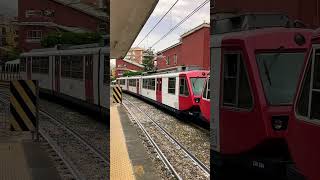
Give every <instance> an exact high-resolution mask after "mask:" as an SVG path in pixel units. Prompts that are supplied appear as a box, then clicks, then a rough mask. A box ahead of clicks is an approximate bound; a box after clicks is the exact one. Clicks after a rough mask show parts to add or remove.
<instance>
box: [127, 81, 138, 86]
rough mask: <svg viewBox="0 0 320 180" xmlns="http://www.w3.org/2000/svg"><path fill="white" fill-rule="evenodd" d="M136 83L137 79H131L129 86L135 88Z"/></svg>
mask: <svg viewBox="0 0 320 180" xmlns="http://www.w3.org/2000/svg"><path fill="white" fill-rule="evenodd" d="M136 83H137V81H136V79H129V86H133V87H135V86H136V85H137V84H136Z"/></svg>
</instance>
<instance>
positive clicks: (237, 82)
mask: <svg viewBox="0 0 320 180" xmlns="http://www.w3.org/2000/svg"><path fill="white" fill-rule="evenodd" d="M223 71H224V72H223V105H224V106H228V107H235V108H245V109H249V108H250V107H251V106H252V96H251V92H250V88H249V81H248V76H247V71H246V69H245V67H244V64H243V60H242V58H241V54H240V53H228V54H225V55H224V69H223Z"/></svg>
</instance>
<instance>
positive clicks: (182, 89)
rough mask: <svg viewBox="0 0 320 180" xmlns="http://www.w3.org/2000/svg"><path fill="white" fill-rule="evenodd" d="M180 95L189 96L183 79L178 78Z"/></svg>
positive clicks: (186, 84)
mask: <svg viewBox="0 0 320 180" xmlns="http://www.w3.org/2000/svg"><path fill="white" fill-rule="evenodd" d="M179 94H180V95H182V96H189V89H188V83H187V80H186V78H185V77H182V78H180V93H179Z"/></svg>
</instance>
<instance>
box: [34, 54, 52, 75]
mask: <svg viewBox="0 0 320 180" xmlns="http://www.w3.org/2000/svg"><path fill="white" fill-rule="evenodd" d="M32 73H39V74H48V73H49V57H32Z"/></svg>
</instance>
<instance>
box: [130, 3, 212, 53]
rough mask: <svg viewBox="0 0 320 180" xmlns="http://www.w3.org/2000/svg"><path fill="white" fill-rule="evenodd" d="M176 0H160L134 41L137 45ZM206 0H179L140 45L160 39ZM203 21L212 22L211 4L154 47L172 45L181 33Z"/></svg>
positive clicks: (177, 40) (158, 48) (148, 44)
mask: <svg viewBox="0 0 320 180" xmlns="http://www.w3.org/2000/svg"><path fill="white" fill-rule="evenodd" d="M175 1H176V0H159V3H158V5H157V6H156V8H155V10H154V11H153V13H152V14H151V16H150V17H149V19H148V21H147V22H146V24H145V26H144V27H143V29H142V30H141V32H140V34H139V35H138V37H137V39H136V40H135V42H134V43H133V45H132V46H133V47H135V46H136V45H137V44H138V43H139V42H140V41H141V40H142V38H144V37H145V35H146V34H147V33H148V32H149V31H150V30H151V28H153V26H154V25H155V24H156V23H157V22H158V21H159V19H160V18H161V17H162V16H163V15H164V14H165V13H166V12H167V11H168V10H169V8H170V7H171V6H172V5H173V4H174V3H175ZM202 2H204V0H179V2H178V3H177V4H176V5H175V6H174V7H173V9H172V10H171V11H170V12H169V13H168V14H167V16H166V17H165V18H164V19H163V20H162V22H161V23H160V24H159V25H158V26H157V27H156V28H155V29H154V30H153V31H152V32H151V34H150V35H149V36H148V37H147V38H146V39H145V40H144V41H143V42H142V43H141V44H140V45H139V46H140V47H144V48H148V47H150V46H151V45H152V44H154V43H155V42H156V41H158V40H159V39H160V38H161V37H162V36H163V35H164V34H166V33H167V32H168V31H169V30H170V29H171V28H173V27H174V26H175V25H176V24H177V23H179V22H180V21H181V20H182V19H184V18H185V17H186V16H187V15H188V14H190V13H191V12H192V11H193V10H194V9H195V8H196V7H198V6H199V5H200V4H201V3H202ZM203 22H207V23H209V22H210V4H209V3H207V4H206V5H205V6H204V7H202V8H201V9H200V10H199V11H197V12H196V13H195V14H194V15H193V16H191V17H190V18H189V19H188V20H186V21H185V22H184V23H183V24H181V25H180V26H179V27H178V28H176V29H175V30H174V31H173V32H172V33H170V34H169V35H168V36H167V37H166V38H164V39H163V40H161V41H160V42H159V43H158V44H157V45H155V46H154V47H153V48H154V49H155V50H156V51H159V50H162V49H165V48H167V47H169V46H170V45H172V44H174V43H177V42H179V38H180V35H182V34H183V33H185V32H186V31H188V30H190V29H192V28H194V27H196V26H198V25H200V24H202V23H203Z"/></svg>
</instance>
